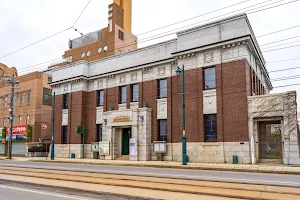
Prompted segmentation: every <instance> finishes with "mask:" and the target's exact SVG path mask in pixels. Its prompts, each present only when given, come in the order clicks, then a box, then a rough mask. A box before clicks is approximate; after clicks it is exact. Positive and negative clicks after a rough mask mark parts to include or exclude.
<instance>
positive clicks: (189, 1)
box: [0, 0, 300, 107]
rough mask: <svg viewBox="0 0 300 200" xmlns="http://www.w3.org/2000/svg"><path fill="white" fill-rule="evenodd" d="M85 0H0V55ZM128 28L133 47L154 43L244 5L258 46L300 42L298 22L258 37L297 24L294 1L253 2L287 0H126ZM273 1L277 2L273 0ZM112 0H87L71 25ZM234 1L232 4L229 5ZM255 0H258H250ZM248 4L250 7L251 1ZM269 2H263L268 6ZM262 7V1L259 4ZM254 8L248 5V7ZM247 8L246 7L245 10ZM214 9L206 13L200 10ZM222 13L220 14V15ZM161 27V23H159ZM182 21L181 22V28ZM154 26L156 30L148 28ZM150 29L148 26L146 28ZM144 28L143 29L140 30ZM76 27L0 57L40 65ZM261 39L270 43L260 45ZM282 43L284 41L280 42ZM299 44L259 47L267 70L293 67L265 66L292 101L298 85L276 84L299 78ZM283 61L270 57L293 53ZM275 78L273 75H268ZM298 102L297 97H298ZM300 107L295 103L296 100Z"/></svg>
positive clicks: (58, 22) (58, 26)
mask: <svg viewBox="0 0 300 200" xmlns="http://www.w3.org/2000/svg"><path fill="white" fill-rule="evenodd" d="M88 1H89V0H51V1H50V0H27V1H20V0H0V2H1V6H0V27H1V30H0V36H1V39H0V41H1V45H0V57H3V56H4V55H7V54H9V53H11V52H13V51H16V50H18V49H20V48H22V47H24V46H27V45H29V44H32V43H34V42H36V41H39V40H41V39H43V38H46V37H48V36H50V35H53V34H55V33H57V32H60V31H61V30H64V29H67V28H69V27H71V26H72V24H73V23H74V22H75V20H76V19H77V17H78V16H79V14H80V13H81V11H82V9H83V8H84V7H85V6H86V4H87V2H88ZM132 1H133V8H132V9H133V16H132V32H133V33H134V34H135V35H137V36H138V38H139V41H140V43H139V44H138V46H139V47H143V46H147V45H150V44H154V43H157V42H160V41H164V40H167V39H171V38H175V37H176V35H175V34H169V33H175V32H176V31H178V30H183V29H186V28H189V27H193V26H197V25H201V24H204V23H207V22H210V21H212V20H217V19H220V18H223V17H226V16H230V15H234V14H238V13H242V12H245V11H248V12H246V13H248V17H249V20H250V23H251V26H252V29H253V31H254V33H255V36H256V37H257V40H258V43H259V45H260V48H261V49H262V51H267V50H270V49H277V48H281V47H287V46H294V45H300V37H297V36H300V26H299V27H297V28H293V29H290V30H286V31H282V32H279V33H276V34H271V35H267V36H263V37H259V36H261V35H264V34H267V33H271V32H274V31H278V30H281V29H285V28H288V27H293V26H297V25H300V21H299V20H298V19H299V18H300V13H299V10H300V1H299V0H298V1H297V0H296V1H295V2H294V3H290V4H287V5H283V6H279V7H276V8H273V9H268V10H263V11H261V12H255V13H251V11H254V10H260V9H262V8H260V9H254V8H257V7H259V6H264V5H267V4H272V3H275V4H272V5H270V6H274V5H278V4H282V3H287V2H291V1H293V0H269V1H266V0H248V1H244V0H210V1H199V0H151V1H149V0H148V1H147V0H132ZM263 2H265V3H263ZM276 2H277V3H276ZM110 3H112V0H91V2H90V4H89V5H88V7H87V8H86V10H85V11H84V12H83V14H82V15H81V17H80V18H79V20H78V21H77V23H76V24H75V26H74V27H75V28H77V29H78V30H79V31H80V32H82V33H84V34H86V33H89V32H93V31H96V30H99V29H102V28H104V27H106V26H107V15H108V5H109V4H110ZM237 3H240V4H238V5H236V6H230V5H233V4H237ZM258 3H261V4H260V5H256V6H255V7H254V6H253V5H255V4H258ZM228 6H230V7H229V8H227V9H223V10H221V11H216V10H218V9H220V8H223V7H228ZM251 6H253V7H251ZM268 7H269V6H268ZM264 8H265V7H264ZM251 9H254V10H251ZM249 10H250V11H249ZM212 11H216V12H213V13H210V14H207V15H202V14H204V13H208V12H212ZM199 15H202V16H201V17H196V18H194V19H192V20H188V21H185V22H183V23H180V24H176V25H173V26H168V27H165V26H167V25H171V24H173V23H176V22H179V21H182V20H185V19H189V18H192V17H195V16H199ZM221 15H223V16H221ZM161 27H165V28H161ZM184 27H186V28H184ZM154 29H158V30H156V31H151V30H154ZM149 31H151V32H149ZM145 32H148V33H146V34H145ZM159 34H161V35H166V34H168V36H165V37H161V38H159V39H156V40H150V41H148V42H142V41H143V39H144V40H146V38H149V37H150V38H151V36H152V37H155V36H156V35H159ZM79 36H80V35H79V33H78V32H75V31H74V30H73V29H70V30H68V31H65V32H63V33H61V34H58V35H56V36H54V37H51V38H49V39H47V40H45V41H42V42H40V43H38V44H35V45H32V46H30V47H28V48H25V49H23V50H21V51H18V52H16V53H14V54H11V55H9V56H6V57H4V58H0V63H3V64H6V65H7V66H9V67H12V66H14V67H16V68H17V69H18V72H19V74H24V73H28V72H31V71H34V70H40V69H44V68H45V67H47V64H51V62H49V63H46V64H42V65H37V64H40V63H44V62H47V61H50V60H55V59H61V56H62V55H63V54H64V51H65V50H68V40H69V39H74V38H77V37H79ZM290 37H295V38H294V39H290V40H286V41H282V42H277V43H274V42H275V41H278V40H283V39H287V38H290ZM266 43H272V44H269V45H264V44H266ZM286 43H288V44H286ZM299 52H300V46H296V47H292V48H286V49H281V50H276V51H270V52H263V55H264V58H265V60H266V62H267V65H266V66H267V69H268V71H276V70H281V69H286V68H292V67H299V68H298V69H294V70H286V71H281V72H271V73H270V78H271V80H273V81H272V84H273V86H274V90H273V91H272V93H274V92H284V91H288V90H297V92H298V102H300V85H294V86H289V87H281V86H284V85H290V84H298V83H299V84H300V53H299ZM295 58H299V59H297V60H291V61H286V62H274V61H280V60H286V59H295ZM297 75H299V77H298V78H297V77H294V78H292V79H291V78H287V80H284V81H278V80H277V81H276V79H278V78H283V77H290V76H297ZM274 79H275V80H274ZM298 104H299V103H298ZM299 107H300V106H299Z"/></svg>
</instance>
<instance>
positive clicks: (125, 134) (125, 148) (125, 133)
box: [122, 128, 131, 155]
mask: <svg viewBox="0 0 300 200" xmlns="http://www.w3.org/2000/svg"><path fill="white" fill-rule="evenodd" d="M130 137H131V128H123V130H122V155H129V138H130Z"/></svg>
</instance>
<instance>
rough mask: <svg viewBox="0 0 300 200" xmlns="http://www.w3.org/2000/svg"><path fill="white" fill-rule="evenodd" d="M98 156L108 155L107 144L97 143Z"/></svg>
mask: <svg viewBox="0 0 300 200" xmlns="http://www.w3.org/2000/svg"><path fill="white" fill-rule="evenodd" d="M99 154H100V155H109V142H99Z"/></svg>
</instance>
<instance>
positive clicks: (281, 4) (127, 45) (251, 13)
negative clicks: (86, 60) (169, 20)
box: [91, 0, 298, 56]
mask: <svg viewBox="0 0 300 200" xmlns="http://www.w3.org/2000/svg"><path fill="white" fill-rule="evenodd" d="M269 1H270V0H269ZM297 1H298V0H297ZM266 2H268V1H265V2H262V3H266ZM277 2H278V1H277ZM277 2H275V3H277ZM292 2H296V1H292ZM292 2H287V3H292ZM262 3H259V4H262ZM287 3H285V4H287ZM233 5H236V4H233ZM233 5H232V6H233ZM256 5H258V4H256ZM268 5H269V4H268ZM282 5H284V4H279V5H276V6H274V7H278V6H282ZM264 6H266V5H264ZM227 7H228V6H227ZM250 7H253V5H252V6H250ZM224 8H226V7H224ZM224 8H221V9H224ZM270 8H271V7H268V8H267V9H270ZM272 8H273V7H272ZM244 9H245V8H244ZM255 9H257V8H255ZM219 10H220V9H219ZM251 10H253V9H251ZM259 11H261V10H259ZM254 12H258V11H254ZM254 12H252V13H254ZM252 13H251V14H252ZM228 14H229V13H228ZM218 17H219V16H218ZM215 18H216V17H215ZM212 19H213V18H212ZM184 21H186V20H184ZM162 37H164V36H162ZM154 39H157V38H154ZM151 40H152V39H151ZM148 41H150V40H148ZM143 42H146V41H143ZM139 43H141V42H139ZM131 45H132V44H131ZM127 46H130V45H127ZM119 48H121V47H119ZM91 56H93V55H91Z"/></svg>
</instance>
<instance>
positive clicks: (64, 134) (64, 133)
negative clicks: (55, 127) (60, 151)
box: [61, 126, 68, 144]
mask: <svg viewBox="0 0 300 200" xmlns="http://www.w3.org/2000/svg"><path fill="white" fill-rule="evenodd" d="M61 143H62V144H68V126H63V127H62V134H61Z"/></svg>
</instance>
